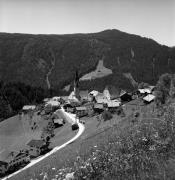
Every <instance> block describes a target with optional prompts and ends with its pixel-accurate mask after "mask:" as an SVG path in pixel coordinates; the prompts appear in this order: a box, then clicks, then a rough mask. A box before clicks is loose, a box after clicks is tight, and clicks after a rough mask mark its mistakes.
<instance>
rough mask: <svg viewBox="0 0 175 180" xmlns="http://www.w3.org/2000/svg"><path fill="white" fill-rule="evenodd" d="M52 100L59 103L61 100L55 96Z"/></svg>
mask: <svg viewBox="0 0 175 180" xmlns="http://www.w3.org/2000/svg"><path fill="white" fill-rule="evenodd" d="M51 100H52V101H59V100H60V97H58V96H54V97H53V98H52V99H51Z"/></svg>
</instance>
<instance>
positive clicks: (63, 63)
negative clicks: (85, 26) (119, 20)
mask: <svg viewBox="0 0 175 180" xmlns="http://www.w3.org/2000/svg"><path fill="white" fill-rule="evenodd" d="M101 59H103V61H104V66H105V67H107V68H109V69H111V70H112V71H113V74H112V75H110V76H109V77H104V78H102V79H98V80H93V81H89V82H85V83H82V87H83V88H90V89H92V88H98V89H102V88H104V86H105V85H106V83H108V84H113V85H115V86H117V87H119V88H125V89H126V88H127V89H132V88H133V86H132V84H131V83H130V81H128V79H127V78H126V77H125V76H124V75H123V74H124V73H130V74H131V75H132V77H133V78H134V80H135V81H137V82H138V83H139V82H142V81H143V82H148V83H150V84H155V83H156V81H157V80H158V77H159V76H160V75H161V74H163V73H166V72H167V73H172V72H174V71H175V49H174V48H169V47H167V46H163V45H160V44H158V43H157V42H156V41H154V40H152V39H148V38H143V37H140V36H137V35H132V34H127V33H124V32H121V31H119V30H105V31H102V32H99V33H91V34H71V35H29V34H8V33H0V80H2V81H3V82H5V83H8V82H22V83H25V84H27V85H31V86H33V87H42V88H44V89H49V88H56V89H61V88H63V87H64V86H65V85H67V84H69V83H70V82H71V81H72V80H73V74H74V72H75V70H76V69H78V70H79V73H80V75H84V74H86V73H88V72H90V71H92V70H94V69H95V67H96V65H97V63H98V61H99V60H101ZM48 84H49V85H50V86H49V85H48ZM108 84H107V85H108Z"/></svg>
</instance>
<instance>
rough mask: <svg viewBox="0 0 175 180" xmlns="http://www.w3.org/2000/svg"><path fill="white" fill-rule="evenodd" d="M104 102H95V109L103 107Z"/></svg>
mask: <svg viewBox="0 0 175 180" xmlns="http://www.w3.org/2000/svg"><path fill="white" fill-rule="evenodd" d="M103 108H104V107H103V104H98V103H97V104H94V109H103Z"/></svg>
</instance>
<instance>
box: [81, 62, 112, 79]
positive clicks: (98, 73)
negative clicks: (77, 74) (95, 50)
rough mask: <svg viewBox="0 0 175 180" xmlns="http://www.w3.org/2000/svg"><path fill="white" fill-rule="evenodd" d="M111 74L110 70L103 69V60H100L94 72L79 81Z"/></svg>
mask: <svg viewBox="0 0 175 180" xmlns="http://www.w3.org/2000/svg"><path fill="white" fill-rule="evenodd" d="M110 74H112V70H111V69H108V68H106V67H104V65H103V60H100V61H99V63H98V65H97V67H96V69H95V71H92V72H90V73H88V74H85V75H84V76H83V77H82V78H80V81H85V80H91V79H97V78H102V77H105V76H108V75H110Z"/></svg>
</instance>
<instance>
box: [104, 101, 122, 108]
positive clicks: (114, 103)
mask: <svg viewBox="0 0 175 180" xmlns="http://www.w3.org/2000/svg"><path fill="white" fill-rule="evenodd" d="M120 104H121V102H120V101H108V103H107V105H108V107H119V106H120Z"/></svg>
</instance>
